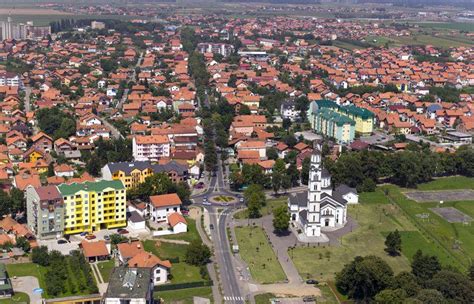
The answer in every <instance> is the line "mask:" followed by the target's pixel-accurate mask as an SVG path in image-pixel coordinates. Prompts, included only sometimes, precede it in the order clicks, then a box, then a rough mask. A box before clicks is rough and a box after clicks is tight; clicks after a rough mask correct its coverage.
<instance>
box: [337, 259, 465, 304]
mask: <svg viewBox="0 0 474 304" xmlns="http://www.w3.org/2000/svg"><path fill="white" fill-rule="evenodd" d="M336 287H337V288H338V290H339V291H340V292H341V293H342V294H344V295H347V296H348V297H349V298H350V299H353V300H355V301H357V302H365V303H369V302H375V303H380V304H402V303H420V304H421V303H466V304H467V303H472V300H473V299H474V269H473V268H472V267H471V272H470V275H469V276H466V275H465V274H462V273H460V272H458V271H457V270H455V269H452V268H449V267H446V268H443V267H442V266H441V264H440V263H439V261H438V258H437V257H436V256H432V255H427V254H424V253H423V252H422V251H421V250H418V251H417V252H416V254H415V255H414V256H413V259H412V263H411V272H406V271H403V272H400V273H399V274H397V275H394V272H393V270H392V269H391V267H390V266H389V265H388V264H387V263H386V262H385V261H384V260H383V259H381V258H380V257H377V256H365V257H360V256H358V257H356V258H355V259H354V260H353V261H352V262H350V263H349V264H346V265H345V266H344V268H343V269H342V270H341V271H340V272H339V273H337V274H336Z"/></svg>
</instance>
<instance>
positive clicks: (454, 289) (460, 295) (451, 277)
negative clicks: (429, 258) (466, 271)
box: [426, 270, 474, 304]
mask: <svg viewBox="0 0 474 304" xmlns="http://www.w3.org/2000/svg"><path fill="white" fill-rule="evenodd" d="M426 285H427V287H428V288H431V289H436V290H438V291H439V292H441V294H442V295H443V296H444V297H445V298H446V299H450V300H453V301H454V302H455V303H466V304H468V303H472V301H473V299H474V283H473V282H472V281H470V280H469V278H468V277H467V276H465V275H463V274H461V273H458V272H454V271H450V270H441V271H439V272H438V273H436V274H435V275H434V276H433V279H431V280H430V281H428V282H427V284H426Z"/></svg>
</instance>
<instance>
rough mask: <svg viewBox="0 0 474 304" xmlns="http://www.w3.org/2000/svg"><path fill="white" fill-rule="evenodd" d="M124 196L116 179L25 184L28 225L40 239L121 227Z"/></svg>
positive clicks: (123, 188)
mask: <svg viewBox="0 0 474 304" xmlns="http://www.w3.org/2000/svg"><path fill="white" fill-rule="evenodd" d="M126 200H127V194H126V189H125V186H124V184H123V183H122V182H121V181H120V180H113V181H105V180H101V181H95V182H84V183H73V184H61V185H58V186H45V187H37V188H34V187H28V188H27V190H26V202H27V216H28V226H29V227H30V228H31V229H32V230H33V231H34V232H35V233H36V235H37V236H38V238H40V239H44V238H55V237H58V236H61V235H63V234H76V233H82V232H89V233H92V232H94V231H99V230H101V229H111V228H120V227H125V226H126V225H127V219H126V213H127V212H126V208H127V207H126Z"/></svg>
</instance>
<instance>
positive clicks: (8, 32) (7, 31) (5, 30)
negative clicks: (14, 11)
mask: <svg viewBox="0 0 474 304" xmlns="http://www.w3.org/2000/svg"><path fill="white" fill-rule="evenodd" d="M0 25H1V26H2V40H6V39H12V36H13V35H12V18H11V17H8V18H7V21H1V23H0Z"/></svg>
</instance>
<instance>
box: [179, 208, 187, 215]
mask: <svg viewBox="0 0 474 304" xmlns="http://www.w3.org/2000/svg"><path fill="white" fill-rule="evenodd" d="M181 213H182V214H183V215H188V214H189V210H186V209H182V210H181Z"/></svg>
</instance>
